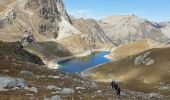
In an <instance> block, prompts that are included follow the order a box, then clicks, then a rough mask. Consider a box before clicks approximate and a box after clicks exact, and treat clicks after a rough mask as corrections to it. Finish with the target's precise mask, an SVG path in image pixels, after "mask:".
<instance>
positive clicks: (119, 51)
mask: <svg viewBox="0 0 170 100" xmlns="http://www.w3.org/2000/svg"><path fill="white" fill-rule="evenodd" d="M159 46H160V45H159V43H157V42H155V41H153V40H150V39H142V40H138V41H135V42H130V43H128V44H125V45H121V46H119V47H117V48H114V50H112V52H111V54H110V55H109V56H110V58H113V59H122V58H125V57H127V56H130V55H135V54H138V53H141V52H143V51H146V50H148V49H151V48H154V47H159Z"/></svg>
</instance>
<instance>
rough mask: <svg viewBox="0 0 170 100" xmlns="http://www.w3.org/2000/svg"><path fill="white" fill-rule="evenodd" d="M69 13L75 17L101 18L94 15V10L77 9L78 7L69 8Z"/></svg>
mask: <svg viewBox="0 0 170 100" xmlns="http://www.w3.org/2000/svg"><path fill="white" fill-rule="evenodd" d="M68 13H69V14H70V15H71V16H73V17H75V18H85V19H87V18H93V19H99V16H96V15H94V13H93V11H92V10H77V9H71V10H68Z"/></svg>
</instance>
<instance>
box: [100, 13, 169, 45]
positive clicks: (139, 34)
mask: <svg viewBox="0 0 170 100" xmlns="http://www.w3.org/2000/svg"><path fill="white" fill-rule="evenodd" d="M99 25H100V26H101V28H102V29H103V30H104V32H105V33H106V34H107V36H108V37H110V38H111V39H112V40H113V41H114V42H115V43H116V44H118V45H119V44H126V43H128V42H130V41H135V40H139V39H141V38H149V39H152V40H155V41H159V42H165V41H166V40H167V37H166V36H165V35H164V34H163V33H162V31H161V29H160V28H161V26H160V25H159V24H157V23H154V22H150V21H148V20H146V19H142V18H138V17H137V16H135V15H127V16H126V15H125V16H110V17H105V18H103V19H101V20H100V21H99Z"/></svg>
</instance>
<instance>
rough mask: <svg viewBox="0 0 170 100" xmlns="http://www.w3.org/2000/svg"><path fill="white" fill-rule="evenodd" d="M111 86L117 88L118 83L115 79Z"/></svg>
mask: <svg viewBox="0 0 170 100" xmlns="http://www.w3.org/2000/svg"><path fill="white" fill-rule="evenodd" d="M111 86H112V89H113V88H114V89H115V90H117V87H118V85H117V84H116V82H115V81H112V82H111Z"/></svg>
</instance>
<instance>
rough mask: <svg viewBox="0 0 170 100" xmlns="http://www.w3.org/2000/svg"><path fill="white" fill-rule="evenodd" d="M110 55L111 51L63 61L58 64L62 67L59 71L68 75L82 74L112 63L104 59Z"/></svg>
mask: <svg viewBox="0 0 170 100" xmlns="http://www.w3.org/2000/svg"><path fill="white" fill-rule="evenodd" d="M109 53H110V51H102V52H94V53H92V54H91V55H89V56H86V57H81V58H75V59H71V60H65V61H61V62H59V63H58V64H59V65H60V68H59V70H60V71H63V72H68V73H80V72H82V71H84V70H87V69H89V68H92V67H94V66H96V65H99V64H103V63H107V62H110V60H109V59H107V58H105V57H104V56H105V55H108V54H109Z"/></svg>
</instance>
